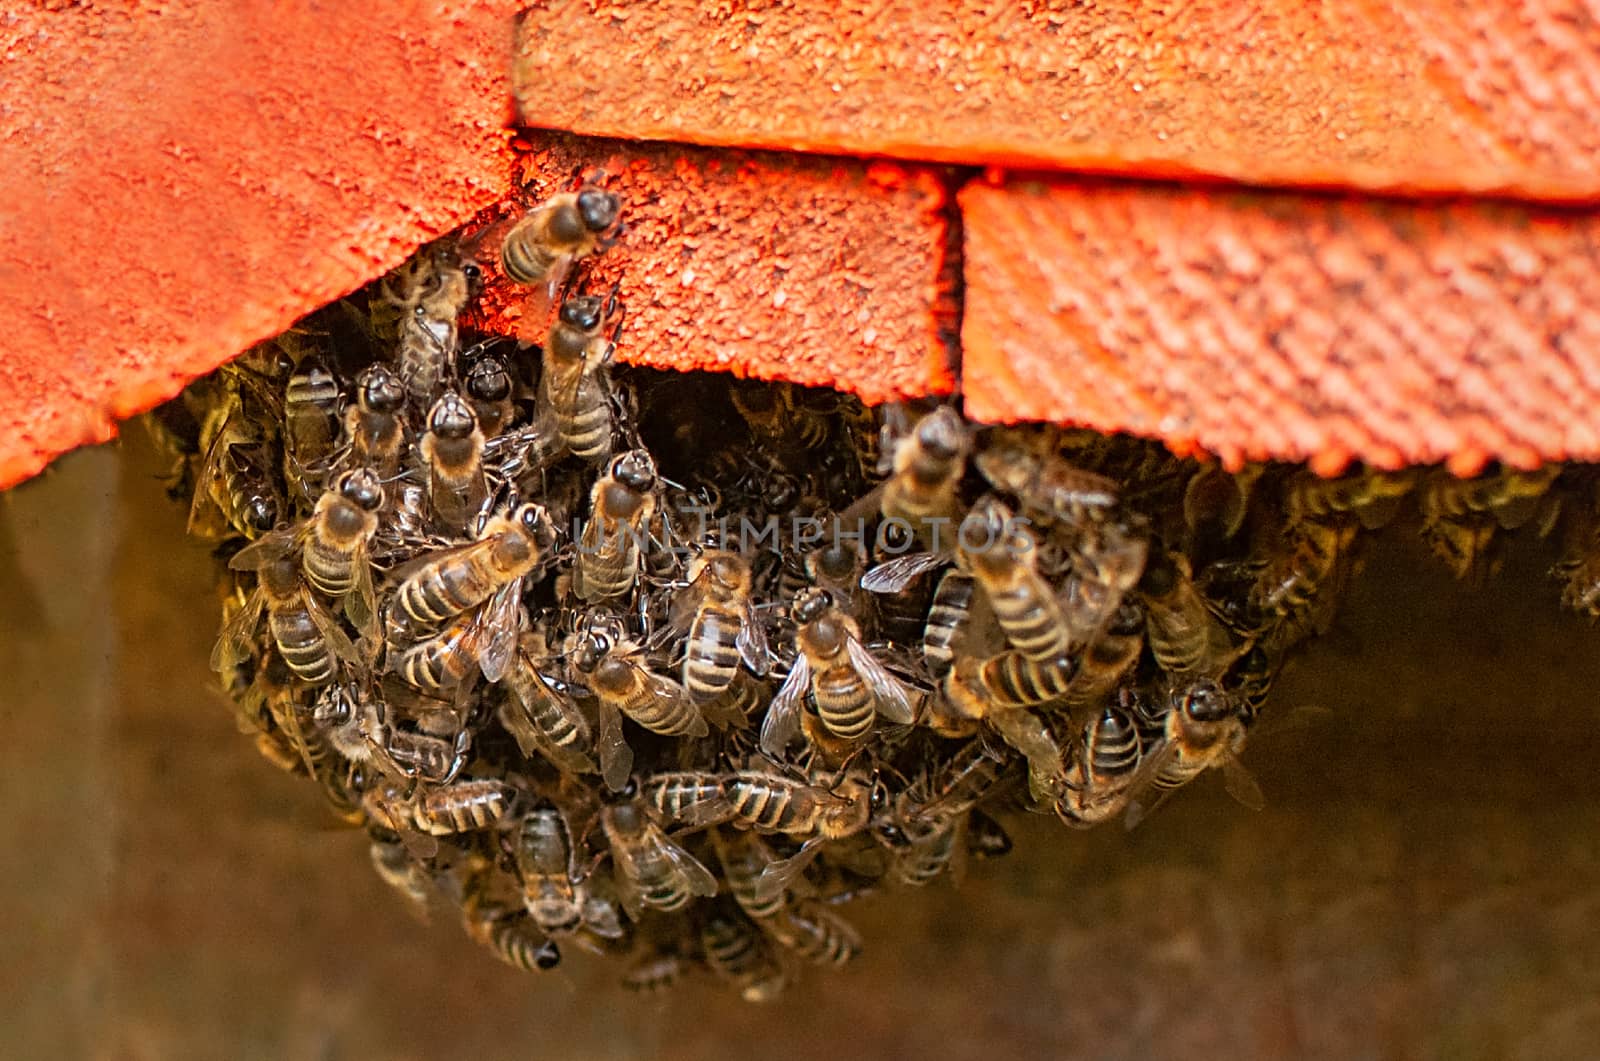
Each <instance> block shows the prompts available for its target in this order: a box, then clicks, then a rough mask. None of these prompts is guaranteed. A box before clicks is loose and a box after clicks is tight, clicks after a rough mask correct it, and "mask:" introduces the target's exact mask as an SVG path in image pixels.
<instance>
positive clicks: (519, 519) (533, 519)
mask: <svg viewBox="0 0 1600 1061" xmlns="http://www.w3.org/2000/svg"><path fill="white" fill-rule="evenodd" d="M511 521H512V522H513V523H515V524H516V525H517V526H519V527H521V528H522V529H523V530H524V531H526V532H527V533H528V536H529V537H531V538H532V539H533V540H534V542H535V543H536V544H537V545H538V546H539V550H540V551H541V552H549V551H550V549H551V548H552V547H553V546H554V545H555V543H556V529H555V526H554V525H553V524H552V523H551V522H550V514H549V513H548V512H546V511H545V508H544V506H543V505H540V504H535V503H534V502H532V501H529V502H527V503H525V504H522V505H518V506H517V509H516V511H515V512H513V513H512V514H511Z"/></svg>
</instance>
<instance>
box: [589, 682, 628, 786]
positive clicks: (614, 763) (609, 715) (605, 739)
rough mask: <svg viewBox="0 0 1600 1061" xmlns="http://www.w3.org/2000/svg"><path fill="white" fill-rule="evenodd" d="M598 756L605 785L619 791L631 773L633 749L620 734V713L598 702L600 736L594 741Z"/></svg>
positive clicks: (625, 784)
mask: <svg viewBox="0 0 1600 1061" xmlns="http://www.w3.org/2000/svg"><path fill="white" fill-rule="evenodd" d="M596 750H597V752H598V754H599V756H600V776H601V777H602V778H603V779H604V780H605V783H606V787H607V788H609V789H610V790H611V791H613V792H621V791H622V790H623V789H624V788H626V787H627V785H628V776H629V775H630V774H632V773H633V749H632V748H630V747H628V742H627V740H626V739H624V737H623V736H622V715H621V713H620V712H619V711H617V709H616V708H614V707H612V706H611V705H610V704H607V703H604V702H602V703H601V704H600V737H599V740H598V741H597V742H596Z"/></svg>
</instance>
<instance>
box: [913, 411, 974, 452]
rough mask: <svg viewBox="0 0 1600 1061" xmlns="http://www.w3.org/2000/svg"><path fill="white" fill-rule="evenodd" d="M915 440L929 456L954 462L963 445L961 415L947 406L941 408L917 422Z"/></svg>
mask: <svg viewBox="0 0 1600 1061" xmlns="http://www.w3.org/2000/svg"><path fill="white" fill-rule="evenodd" d="M916 438H917V442H918V444H919V445H921V446H922V448H923V449H924V450H926V451H927V452H928V454H929V455H931V456H934V457H938V458H940V459H943V460H954V459H955V458H956V457H958V456H960V455H961V451H962V448H963V446H964V444H965V439H964V435H963V431H962V425H961V414H960V413H958V412H956V411H955V410H954V409H952V408H951V407H950V406H948V405H945V406H941V407H940V408H938V409H936V410H935V411H933V412H931V413H929V414H928V415H927V416H924V417H923V418H922V419H921V420H919V421H918V422H917V428H916Z"/></svg>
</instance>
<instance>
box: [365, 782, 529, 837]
mask: <svg viewBox="0 0 1600 1061" xmlns="http://www.w3.org/2000/svg"><path fill="white" fill-rule="evenodd" d="M520 795H521V792H520V790H519V789H518V788H517V787H516V786H514V785H511V784H509V783H507V782H505V781H498V780H492V779H491V780H467V781H453V782H451V783H450V784H446V785H434V786H429V787H428V788H426V789H424V790H423V791H422V792H421V793H420V794H417V793H413V794H410V795H407V794H405V793H404V792H402V791H401V790H400V789H399V788H398V787H397V786H394V785H378V786H375V787H374V788H372V789H369V790H368V792H367V793H366V796H365V799H364V806H365V807H366V810H367V813H368V815H370V816H371V818H372V820H373V821H375V822H377V823H378V824H379V825H382V826H383V827H384V828H386V829H392V830H394V831H395V832H402V831H405V830H411V831H415V832H419V833H425V834H427V835H429V836H454V835H457V834H459V833H471V832H482V831H485V830H489V829H496V828H499V827H500V826H501V825H502V823H505V822H507V821H509V820H510V818H511V816H512V812H513V811H514V810H515V808H516V805H517V802H518V798H519V796H520Z"/></svg>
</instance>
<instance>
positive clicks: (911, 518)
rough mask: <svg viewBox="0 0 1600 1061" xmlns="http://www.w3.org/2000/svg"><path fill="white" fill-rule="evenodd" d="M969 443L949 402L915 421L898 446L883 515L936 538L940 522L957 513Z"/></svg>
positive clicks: (920, 534) (925, 538)
mask: <svg viewBox="0 0 1600 1061" xmlns="http://www.w3.org/2000/svg"><path fill="white" fill-rule="evenodd" d="M971 447H972V439H971V437H970V435H969V434H968V432H967V426H966V424H965V423H964V422H963V421H962V419H961V414H960V413H958V412H956V411H955V409H953V408H951V407H950V406H941V407H940V408H938V409H936V410H934V411H933V412H931V413H929V414H928V415H926V416H924V417H923V418H922V419H921V420H919V421H917V424H916V426H915V427H913V428H912V429H911V433H910V434H908V435H907V436H906V437H905V438H903V439H901V440H900V443H899V445H897V446H896V447H895V451H894V466H893V472H892V473H891V475H890V477H889V479H888V481H887V482H885V483H884V485H883V496H882V499H881V508H882V511H883V515H884V518H886V519H891V520H896V519H897V520H902V521H904V522H906V523H908V524H910V525H911V527H912V528H913V529H914V530H915V531H916V532H917V536H918V537H919V538H921V539H922V540H923V541H925V542H930V541H931V540H932V539H935V538H936V537H937V535H938V529H937V527H938V523H939V522H940V521H945V522H948V521H949V520H951V519H953V518H954V516H955V513H956V505H957V500H958V499H957V496H956V488H957V487H958V486H959V485H960V483H961V476H962V473H963V472H964V471H965V470H966V460H967V452H968V451H969V450H970V449H971ZM935 551H938V550H935Z"/></svg>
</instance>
